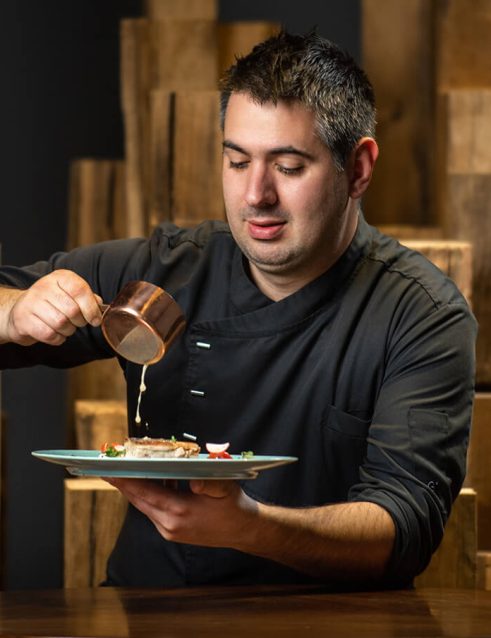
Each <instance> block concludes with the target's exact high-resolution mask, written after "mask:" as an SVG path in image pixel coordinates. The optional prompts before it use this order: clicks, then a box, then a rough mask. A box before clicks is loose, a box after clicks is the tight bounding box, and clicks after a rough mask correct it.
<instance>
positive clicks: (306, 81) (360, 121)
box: [220, 31, 375, 170]
mask: <svg viewBox="0 0 491 638" xmlns="http://www.w3.org/2000/svg"><path fill="white" fill-rule="evenodd" d="M220 90H221V105H220V108H221V123H222V128H223V125H224V121H225V112H226V110H227V105H228V101H229V98H230V95H231V94H232V93H246V94H249V95H250V96H251V98H252V99H253V100H254V101H256V102H258V103H259V104H264V103H266V102H272V103H273V104H276V103H277V102H279V101H288V100H298V101H300V102H301V103H302V104H303V105H304V106H306V107H307V108H309V109H311V110H312V111H313V112H314V114H315V118H316V122H317V133H318V135H319V137H320V139H321V140H322V141H323V142H324V144H326V146H327V147H328V148H329V149H330V151H331V153H332V155H333V159H334V161H335V163H336V166H337V167H338V168H339V169H341V170H342V169H343V168H344V166H345V165H346V161H347V159H348V157H349V155H350V153H351V151H352V150H353V148H354V147H355V145H356V144H357V142H358V141H359V140H360V138H362V137H364V136H369V137H374V136H375V97H374V92H373V88H372V85H371V84H370V81H369V80H368V78H367V76H366V74H365V73H364V71H363V70H362V69H361V68H360V67H359V66H358V65H357V64H356V62H355V61H354V59H353V58H352V57H351V56H350V55H349V54H348V53H347V52H345V51H343V50H342V49H341V48H340V47H338V46H337V45H336V44H334V43H333V42H330V41H329V40H326V39H325V38H322V37H321V36H319V35H318V34H317V33H316V32H315V31H310V32H309V33H308V34H306V35H303V36H302V35H293V34H290V33H288V32H286V31H281V32H280V33H278V34H277V35H274V36H273V37H271V38H268V39H267V40H265V41H264V42H262V43H260V44H258V45H257V46H255V47H254V48H253V49H252V51H251V52H250V53H249V54H248V55H246V56H244V57H241V58H238V59H237V60H236V62H235V64H234V65H232V66H231V67H230V68H229V69H228V71H226V72H225V74H224V76H223V78H222V79H221V81H220Z"/></svg>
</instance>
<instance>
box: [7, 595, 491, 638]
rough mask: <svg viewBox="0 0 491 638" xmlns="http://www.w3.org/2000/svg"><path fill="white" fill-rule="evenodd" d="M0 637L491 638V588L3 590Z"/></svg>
mask: <svg viewBox="0 0 491 638" xmlns="http://www.w3.org/2000/svg"><path fill="white" fill-rule="evenodd" d="M0 636H31V637H32V636H52V637H56V636H65V637H68V636H86V637H88V636H142V637H146V636H159V638H165V637H169V638H183V637H186V638H194V637H208V636H209V637H210V638H211V637H212V636H213V637H214V638H220V637H224V638H242V637H244V638H246V637H247V638H256V637H262V636H281V638H303V637H304V636H308V637H313V638H317V637H319V638H320V637H322V638H329V637H333V638H343V637H350V638H354V637H356V638H360V637H362V638H372V637H373V638H385V637H388V636H397V637H398V638H401V637H410V638H416V637H417V638H425V637H429V636H431V637H432V638H433V637H435V636H453V637H456V636H458V637H461V638H463V637H466V638H467V637H469V638H470V637H474V638H476V637H478V636H479V637H483V636H491V592H485V591H474V590H444V589H441V590H437V589H434V590H430V589H426V590H425V589H422V590H414V591H395V592H381V593H344V594H332V593H328V592H325V591H323V590H322V589H320V588H315V587H293V588H292V587H255V588H251V587H247V588H242V587H240V588H207V589H186V590H171V591H170V590H152V589H148V590H142V589H134V590H131V589H110V588H107V589H106V588H100V589H66V590H61V589H60V590H50V591H22V592H2V593H0Z"/></svg>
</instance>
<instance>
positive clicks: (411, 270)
mask: <svg viewBox="0 0 491 638" xmlns="http://www.w3.org/2000/svg"><path fill="white" fill-rule="evenodd" d="M369 229H370V241H369V244H368V250H367V253H366V262H367V263H368V264H369V265H370V264H372V265H377V266H379V267H380V268H381V269H382V271H383V273H384V278H385V280H386V283H387V284H388V285H392V286H398V287H399V289H400V290H401V291H402V290H412V291H413V292H416V291H418V292H420V293H421V295H422V296H423V297H427V300H428V301H429V302H430V303H431V304H432V305H434V307H435V308H439V307H441V306H444V305H447V304H462V305H464V306H466V305H467V301H466V299H465V297H464V295H463V294H462V292H461V291H460V290H459V288H458V287H457V285H456V284H455V282H454V281H453V280H452V279H451V278H450V277H449V276H448V275H447V274H446V273H444V272H442V270H440V269H439V268H438V267H437V266H436V265H435V264H434V263H432V262H431V261H430V260H429V259H428V258H427V257H426V256H425V255H423V254H422V253H421V252H419V251H418V250H416V249H415V248H414V247H408V246H405V245H404V244H401V243H400V242H399V241H397V240H396V239H394V238H393V237H389V236H387V235H384V234H383V233H381V232H380V231H379V230H378V229H376V228H375V227H373V226H369Z"/></svg>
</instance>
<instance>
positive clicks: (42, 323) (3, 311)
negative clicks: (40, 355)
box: [0, 270, 102, 346]
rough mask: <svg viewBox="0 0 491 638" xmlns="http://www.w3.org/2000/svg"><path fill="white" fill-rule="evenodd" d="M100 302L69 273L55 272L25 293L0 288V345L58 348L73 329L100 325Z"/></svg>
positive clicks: (81, 281)
mask: <svg viewBox="0 0 491 638" xmlns="http://www.w3.org/2000/svg"><path fill="white" fill-rule="evenodd" d="M101 302H102V300H101V298H100V297H99V296H98V295H96V294H95V293H94V292H92V290H91V288H90V286H89V284H88V283H87V282H86V281H85V280H84V279H82V277H80V276H79V275H77V274H76V273H74V272H72V271H70V270H55V271H54V272H52V273H50V274H49V275H46V276H44V277H42V278H41V279H39V280H38V281H36V283H34V284H33V285H32V286H31V287H30V288H28V289H27V290H17V289H14V288H0V342H3V343H6V342H13V343H18V344H20V345H25V346H28V345H31V344H33V343H36V342H42V343H47V344H49V345H52V346H59V345H61V344H62V343H63V342H64V341H65V340H66V339H67V338H68V337H70V336H71V335H72V334H73V333H74V332H75V330H76V329H77V328H81V327H82V326H85V325H87V324H90V325H92V326H99V325H100V323H101V318H102V314H101V310H100V306H99V304H100V303H101Z"/></svg>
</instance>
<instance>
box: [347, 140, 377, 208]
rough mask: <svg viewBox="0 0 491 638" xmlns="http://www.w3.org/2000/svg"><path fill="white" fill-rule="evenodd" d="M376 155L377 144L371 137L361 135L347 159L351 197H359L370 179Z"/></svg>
mask: <svg viewBox="0 0 491 638" xmlns="http://www.w3.org/2000/svg"><path fill="white" fill-rule="evenodd" d="M377 157H378V145H377V142H376V141H375V140H374V139H373V138H372V137H362V138H361V140H360V141H359V142H358V144H357V145H356V147H355V149H354V150H353V152H352V154H351V158H350V161H349V170H350V192H349V195H350V197H351V198H352V199H359V198H360V197H361V196H362V195H363V193H364V192H365V191H366V190H367V188H368V185H369V184H370V180H371V179H372V173H373V168H374V166H375V162H376V161H377Z"/></svg>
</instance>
